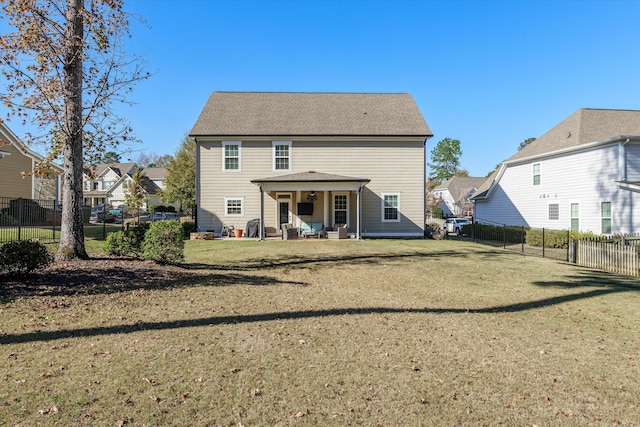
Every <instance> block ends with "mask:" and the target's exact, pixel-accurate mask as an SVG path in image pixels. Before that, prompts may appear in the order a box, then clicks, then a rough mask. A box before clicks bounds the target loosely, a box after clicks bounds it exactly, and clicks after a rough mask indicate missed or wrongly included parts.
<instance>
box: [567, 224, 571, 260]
mask: <svg viewBox="0 0 640 427" xmlns="http://www.w3.org/2000/svg"><path fill="white" fill-rule="evenodd" d="M570 242H571V235H570V231H569V230H567V262H569V243H570Z"/></svg>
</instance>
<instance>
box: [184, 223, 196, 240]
mask: <svg viewBox="0 0 640 427" xmlns="http://www.w3.org/2000/svg"><path fill="white" fill-rule="evenodd" d="M196 231H197V229H196V223H195V222H193V221H185V222H183V223H182V235H183V236H182V237H183V238H185V239H188V238H189V236H190V235H191V233H195V232H196Z"/></svg>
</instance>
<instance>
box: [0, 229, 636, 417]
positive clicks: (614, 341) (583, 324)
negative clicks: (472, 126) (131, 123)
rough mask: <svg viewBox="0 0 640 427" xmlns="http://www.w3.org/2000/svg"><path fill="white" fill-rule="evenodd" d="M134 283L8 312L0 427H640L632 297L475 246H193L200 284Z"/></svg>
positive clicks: (620, 284) (9, 302) (613, 280)
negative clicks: (136, 426) (618, 425)
mask: <svg viewBox="0 0 640 427" xmlns="http://www.w3.org/2000/svg"><path fill="white" fill-rule="evenodd" d="M94 250H97V249H94ZM125 265H126V264H125ZM114 268H116V267H114ZM117 268H119V267H117ZM145 274H146V273H145ZM122 277H123V279H122V282H121V283H120V282H118V283H111V284H109V285H110V286H109V287H107V286H105V289H104V290H103V291H102V292H101V291H99V290H97V291H96V289H92V290H91V291H87V292H78V293H77V294H70V293H68V292H64V291H63V290H60V291H59V292H58V293H55V292H50V293H48V294H47V295H44V296H33V295H29V294H27V295H24V296H21V297H17V298H10V299H9V298H7V299H5V300H4V302H3V303H0V343H1V345H0V349H1V351H2V352H1V353H0V356H1V357H2V359H1V360H3V363H2V364H0V380H1V381H2V383H1V384H2V385H1V386H0V425H61V426H62V425H64V426H68V425H125V424H126V425H140V426H141V425H175V426H185V425H216V426H217V425H225V426H227V425H228V426H239V425H244V426H254V425H335V426H342V425H385V426H396V425H499V424H503V425H529V426H532V425H538V426H547V425H616V424H620V425H637V423H638V420H639V419H640V381H639V380H638V379H639V378H640V368H639V367H638V364H639V363H640V321H639V317H640V316H639V314H640V287H639V286H638V284H637V281H634V280H633V279H631V278H627V277H622V276H615V275H612V274H607V273H602V272H598V271H592V270H587V269H581V268H576V267H575V266H572V265H569V264H564V263H560V262H557V261H552V260H549V259H543V258H535V257H527V256H523V255H520V254H518V253H513V252H509V251H503V250H501V249H496V248H492V247H487V246H482V245H478V244H473V243H469V242H457V241H429V240H428V241H421V240H366V241H364V242H357V241H327V240H316V239H314V240H302V241H280V240H274V241H267V242H256V241H249V240H242V241H236V240H227V241H223V240H214V241H190V242H187V244H186V265H185V268H184V269H175V268H167V269H166V270H164V271H163V274H158V273H153V272H152V271H151V269H150V270H149V272H148V274H147V276H145V277H146V278H142V279H141V278H140V276H138V278H137V279H136V280H130V279H127V278H126V275H125V274H124V273H123V276H122ZM158 277H162V279H158ZM0 286H1V283H0Z"/></svg>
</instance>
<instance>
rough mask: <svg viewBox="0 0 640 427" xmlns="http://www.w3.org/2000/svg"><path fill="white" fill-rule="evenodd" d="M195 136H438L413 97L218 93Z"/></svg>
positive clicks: (400, 94) (200, 117)
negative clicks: (434, 134) (433, 134)
mask: <svg viewBox="0 0 640 427" xmlns="http://www.w3.org/2000/svg"><path fill="white" fill-rule="evenodd" d="M190 135H191V136H195V137H197V136H214V135H220V136H225V135H258V136H259V135H291V136H295V135H344V136H358V135H368V136H373V135H380V136H385V135H394V136H422V137H429V136H432V133H431V130H430V129H429V126H428V125H427V123H426V121H425V120H424V117H423V116H422V114H421V113H420V110H419V109H418V107H417V105H416V103H415V102H414V100H413V97H412V96H411V95H410V94H408V93H398V94H389V93H325V92H316V93H299V92H298V93H296V92H213V94H212V95H211V96H210V97H209V100H208V101H207V104H206V105H205V107H204V109H203V110H202V113H201V114H200V116H199V117H198V120H197V121H196V123H195V125H194V127H193V129H192V130H191V134H190Z"/></svg>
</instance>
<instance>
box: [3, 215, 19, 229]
mask: <svg viewBox="0 0 640 427" xmlns="http://www.w3.org/2000/svg"><path fill="white" fill-rule="evenodd" d="M16 224H18V222H17V221H16V219H15V218H14V217H12V216H11V215H7V214H3V213H0V225H2V226H6V225H9V226H11V225H16Z"/></svg>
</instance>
